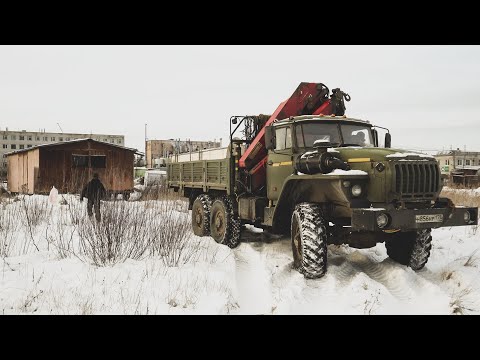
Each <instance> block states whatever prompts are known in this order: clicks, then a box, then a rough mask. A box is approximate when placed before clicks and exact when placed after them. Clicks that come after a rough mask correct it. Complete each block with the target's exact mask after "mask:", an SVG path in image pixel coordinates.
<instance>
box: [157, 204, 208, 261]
mask: <svg viewBox="0 0 480 360" xmlns="http://www.w3.org/2000/svg"><path fill="white" fill-rule="evenodd" d="M179 204H180V206H179ZM186 209H187V203H179V202H176V201H162V202H158V203H157V206H156V209H155V212H156V216H155V217H156V218H157V219H160V223H159V224H158V226H157V227H156V230H157V236H156V237H155V241H154V242H153V244H152V245H153V247H152V250H153V251H152V252H153V253H154V254H158V255H159V256H160V257H161V259H162V260H163V262H164V264H165V265H166V266H179V265H182V264H186V263H187V262H189V261H193V260H196V259H197V257H198V256H200V252H199V250H200V248H201V246H200V241H198V240H197V241H195V240H193V239H192V237H191V230H190V226H191V225H190V221H191V220H190V215H189V214H188V210H187V211H185V210H186ZM182 210H183V211H182Z"/></svg>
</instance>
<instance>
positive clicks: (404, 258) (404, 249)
mask: <svg viewBox="0 0 480 360" xmlns="http://www.w3.org/2000/svg"><path fill="white" fill-rule="evenodd" d="M431 233H432V229H422V230H418V231H409V232H399V233H396V234H393V235H392V237H391V238H390V239H387V240H386V241H385V248H386V249H387V254H388V256H389V257H390V258H391V259H392V260H394V261H396V262H398V263H400V264H402V265H407V266H409V267H411V268H412V269H413V270H420V269H422V268H423V267H424V266H425V264H426V263H427V261H428V258H429V256H430V250H431V249H432V234H431Z"/></svg>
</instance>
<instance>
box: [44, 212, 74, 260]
mask: <svg viewBox="0 0 480 360" xmlns="http://www.w3.org/2000/svg"><path fill="white" fill-rule="evenodd" d="M69 220H71V218H70V213H69V210H68V209H64V208H63V207H61V208H60V214H59V216H58V220H57V221H56V222H55V223H53V224H52V227H50V226H48V227H47V228H46V230H45V238H46V240H47V242H48V244H51V245H52V246H53V247H54V248H55V250H56V252H57V256H58V257H59V258H60V259H65V258H67V257H69V256H70V255H75V256H76V254H75V249H74V244H73V239H74V235H75V233H76V231H77V225H76V224H74V223H73V221H72V222H70V221H69Z"/></svg>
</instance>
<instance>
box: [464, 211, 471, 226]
mask: <svg viewBox="0 0 480 360" xmlns="http://www.w3.org/2000/svg"><path fill="white" fill-rule="evenodd" d="M470 218H471V215H470V211H468V210H467V211H465V212H464V213H463V220H464V221H465V222H466V223H467V224H468V223H469V222H470Z"/></svg>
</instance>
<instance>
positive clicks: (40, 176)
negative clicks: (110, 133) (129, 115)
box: [6, 139, 137, 194]
mask: <svg viewBox="0 0 480 360" xmlns="http://www.w3.org/2000/svg"><path fill="white" fill-rule="evenodd" d="M136 152H137V150H136V149H131V148H126V147H123V146H120V145H115V144H109V143H104V142H101V141H96V140H93V139H79V140H72V141H66V142H57V143H53V144H46V145H39V146H35V147H31V148H28V149H23V150H17V151H13V152H10V153H7V154H6V155H7V171H8V172H7V174H8V175H7V179H8V189H9V191H11V192H13V193H25V194H47V193H49V192H50V190H51V189H52V186H55V187H56V188H57V189H58V191H59V192H60V193H79V192H80V191H81V189H82V188H83V186H84V185H85V184H86V183H87V182H88V181H89V180H90V179H92V176H93V173H98V175H99V178H100V181H101V182H102V183H103V185H104V186H105V188H106V189H107V191H108V192H109V193H116V194H120V193H127V194H129V193H130V192H132V191H133V162H134V154H135V153H136Z"/></svg>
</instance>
